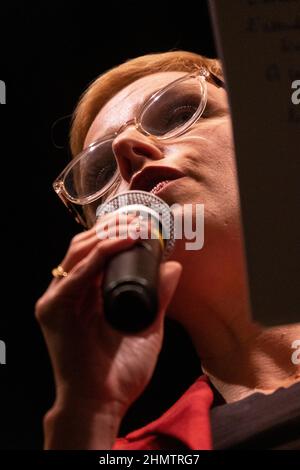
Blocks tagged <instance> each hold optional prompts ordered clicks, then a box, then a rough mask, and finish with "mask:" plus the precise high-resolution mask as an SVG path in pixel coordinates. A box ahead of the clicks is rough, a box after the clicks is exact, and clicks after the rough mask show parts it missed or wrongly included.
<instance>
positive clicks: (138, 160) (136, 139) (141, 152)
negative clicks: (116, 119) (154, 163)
mask: <svg viewBox="0 0 300 470" xmlns="http://www.w3.org/2000/svg"><path fill="white" fill-rule="evenodd" d="M113 151H114V154H115V157H116V159H117V162H118V166H119V170H120V173H121V176H122V178H123V179H124V180H125V181H126V182H127V183H129V182H130V180H131V178H132V176H133V175H134V174H135V173H136V172H137V171H139V170H141V169H142V168H143V167H144V166H145V163H146V162H147V161H149V160H160V159H162V158H164V155H163V152H162V151H161V149H160V148H159V147H158V145H156V144H155V143H154V142H152V141H151V140H150V138H149V137H147V136H145V135H143V134H141V133H140V132H138V131H137V130H136V129H126V130H124V131H123V132H122V134H120V135H119V136H118V137H116V139H115V140H114V142H113Z"/></svg>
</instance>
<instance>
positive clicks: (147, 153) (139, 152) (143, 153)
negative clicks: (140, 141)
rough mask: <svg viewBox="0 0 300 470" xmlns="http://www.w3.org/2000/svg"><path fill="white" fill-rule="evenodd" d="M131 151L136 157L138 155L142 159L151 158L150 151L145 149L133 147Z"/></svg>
mask: <svg viewBox="0 0 300 470" xmlns="http://www.w3.org/2000/svg"><path fill="white" fill-rule="evenodd" d="M132 151H133V153H135V154H136V155H140V156H142V157H147V158H151V151H150V150H149V149H147V148H145V147H142V146H135V147H132Z"/></svg>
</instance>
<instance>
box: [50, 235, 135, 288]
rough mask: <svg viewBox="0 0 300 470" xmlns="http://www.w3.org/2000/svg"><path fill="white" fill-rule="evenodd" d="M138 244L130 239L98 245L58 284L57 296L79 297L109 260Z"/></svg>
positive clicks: (111, 240) (99, 243) (109, 240)
mask: <svg viewBox="0 0 300 470" xmlns="http://www.w3.org/2000/svg"><path fill="white" fill-rule="evenodd" d="M135 243H137V240H134V239H132V238H130V237H128V238H118V239H108V240H103V241H100V242H98V243H97V245H96V246H95V247H94V248H93V250H92V251H91V252H90V253H89V254H88V255H87V256H86V258H84V259H83V260H81V261H80V262H79V263H78V264H77V265H76V266H75V267H74V268H73V269H72V270H71V271H70V272H69V274H68V276H67V277H65V278H63V279H61V280H60V282H59V284H57V294H58V295H60V294H63V295H66V296H68V295H71V294H75V295H78V291H79V290H80V289H82V288H84V287H85V285H86V283H87V282H88V281H91V279H93V278H96V277H97V276H99V275H100V274H101V272H102V270H103V268H104V266H105V263H106V262H107V260H108V259H109V258H110V257H111V256H113V255H114V254H116V253H118V252H120V251H123V250H126V249H128V248H130V247H131V246H133V245H134V244H135Z"/></svg>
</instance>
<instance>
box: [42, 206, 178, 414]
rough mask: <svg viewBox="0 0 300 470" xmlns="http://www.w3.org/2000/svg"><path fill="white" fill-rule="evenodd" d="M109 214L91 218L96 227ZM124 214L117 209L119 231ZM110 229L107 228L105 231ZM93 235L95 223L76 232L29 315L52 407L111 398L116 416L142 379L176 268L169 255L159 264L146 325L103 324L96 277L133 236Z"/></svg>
mask: <svg viewBox="0 0 300 470" xmlns="http://www.w3.org/2000/svg"><path fill="white" fill-rule="evenodd" d="M111 217H115V216H114V214H108V215H106V216H104V217H103V218H102V219H101V222H100V223H98V224H97V231H98V233H99V232H101V231H103V230H104V229H105V227H106V226H107V225H111V224H109V222H110V221H111V220H112V219H111ZM130 221H132V216H126V215H123V216H120V218H119V221H118V223H117V227H118V229H119V230H124V229H125V228H126V224H128V223H129V222H130ZM107 234H108V235H110V233H109V231H108V233H107ZM137 242H138V240H133V239H131V238H129V237H128V238H126V239H124V238H120V237H119V236H117V237H115V238H110V237H109V236H108V238H106V239H104V240H103V239H102V240H99V237H98V236H97V234H96V230H95V227H94V228H92V229H91V230H89V231H87V232H84V233H81V234H79V235H76V236H75V237H74V239H73V240H72V242H71V244H70V247H69V249H68V252H67V254H66V256H65V258H64V260H63V261H62V263H61V264H62V266H63V268H64V269H65V270H66V271H67V272H68V276H67V277H65V278H60V279H53V281H52V282H51V284H50V286H49V288H48V289H47V291H46V292H45V293H44V295H43V296H42V297H41V298H40V299H39V301H38V302H37V306H36V317H37V320H38V321H39V323H40V326H41V328H42V331H43V335H44V337H45V341H46V344H47V347H48V350H49V354H50V359H51V362H52V366H53V371H54V377H55V383H56V404H55V406H56V407H57V406H58V407H59V408H60V409H62V408H68V407H70V406H72V407H75V408H76V407H77V408H82V409H85V410H86V409H89V410H94V411H95V413H97V412H98V411H99V410H102V409H104V408H105V409H107V407H109V406H110V405H111V406H113V407H114V408H115V404H117V405H118V410H119V413H120V418H122V416H123V415H124V414H125V412H126V410H127V409H128V407H129V406H130V405H131V404H132V403H133V402H134V401H135V400H136V398H137V397H138V396H139V395H140V394H141V393H142V391H143V390H144V388H145V387H146V385H147V384H148V382H149V380H150V378H151V376H152V373H153V370H154V367H155V364H156V361H157V357H158V354H159V352H160V349H161V345H162V339H163V321H164V313H165V311H166V309H167V307H168V305H169V303H170V300H171V298H172V296H173V293H174V290H175V288H176V285H177V283H178V279H179V276H180V273H181V266H180V264H179V263H177V262H175V261H169V262H166V263H162V265H161V268H160V282H159V299H160V309H159V314H158V317H157V319H156V321H155V323H154V324H152V325H151V326H150V327H149V328H148V329H147V330H146V331H144V332H142V333H138V334H135V335H124V334H121V333H119V332H117V331H115V330H114V329H112V328H111V327H110V325H108V324H107V322H106V321H105V319H104V316H103V309H102V296H101V282H102V277H103V269H104V266H105V263H106V262H107V260H108V259H109V258H110V257H111V256H112V255H114V254H115V253H117V252H120V251H122V250H126V249H128V248H130V247H131V246H133V245H134V244H135V243H137Z"/></svg>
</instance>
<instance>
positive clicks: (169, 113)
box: [53, 67, 224, 227]
mask: <svg viewBox="0 0 300 470" xmlns="http://www.w3.org/2000/svg"><path fill="white" fill-rule="evenodd" d="M207 81H209V82H211V83H212V84H214V85H215V86H217V87H224V82H223V81H222V80H220V79H219V78H218V77H217V76H215V75H214V74H212V73H211V72H209V71H208V70H207V69H205V68H204V67H201V68H200V70H198V71H197V72H196V73H190V74H188V75H184V76H183V77H180V78H179V79H177V80H175V81H173V82H171V83H170V84H168V85H166V86H165V87H164V88H162V89H160V90H158V91H156V92H155V93H154V94H153V95H152V96H151V97H150V98H149V99H148V100H147V101H146V102H145V103H144V104H143V106H142V108H141V109H140V111H139V113H138V115H137V116H135V117H134V118H133V119H132V120H130V121H128V122H126V123H124V124H123V125H122V126H121V127H120V128H119V129H118V130H117V131H116V132H114V133H113V134H110V135H107V136H105V137H102V138H101V139H98V140H96V141H95V142H93V143H92V144H90V145H89V146H88V147H87V148H86V149H84V150H83V151H82V152H81V153H80V154H79V155H78V156H77V157H75V158H74V159H73V160H72V161H71V162H70V163H69V164H68V165H67V167H66V168H65V169H64V170H63V171H62V173H61V174H60V175H59V176H58V177H57V178H56V180H55V181H54V183H53V188H54V190H55V192H56V193H57V194H58V196H59V197H60V198H61V200H62V201H63V203H64V204H65V205H66V206H67V207H68V209H69V210H70V211H71V212H72V213H73V215H74V216H75V219H76V220H77V222H79V223H80V224H82V225H83V226H84V227H88V226H89V225H90V223H88V220H87V219H88V216H87V214H88V213H91V207H94V208H95V206H96V205H97V206H98V205H99V204H101V203H103V202H104V200H106V199H107V198H108V197H109V196H110V195H111V194H113V193H114V192H115V191H116V189H117V188H118V186H119V185H120V182H121V176H120V172H119V169H118V164H117V159H116V156H115V154H114V151H113V142H114V140H115V138H116V137H117V136H118V135H119V134H120V133H121V132H123V130H125V128H127V127H128V126H130V125H133V126H134V127H135V129H136V130H137V131H139V132H141V133H142V134H143V135H146V136H148V137H151V138H154V139H156V140H158V141H164V140H167V139H173V138H175V137H179V136H180V135H182V134H184V133H186V132H187V131H188V130H189V129H190V128H191V126H193V125H194V124H195V123H196V122H197V121H198V120H199V119H200V117H201V116H202V115H203V112H204V110H205V108H206V104H207ZM95 202H97V204H95ZM94 213H95V211H94ZM89 215H90V214H89Z"/></svg>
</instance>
